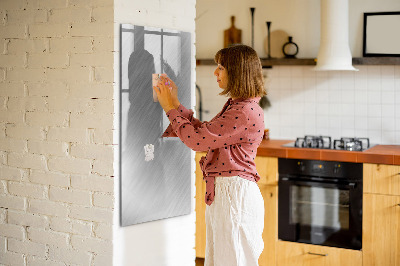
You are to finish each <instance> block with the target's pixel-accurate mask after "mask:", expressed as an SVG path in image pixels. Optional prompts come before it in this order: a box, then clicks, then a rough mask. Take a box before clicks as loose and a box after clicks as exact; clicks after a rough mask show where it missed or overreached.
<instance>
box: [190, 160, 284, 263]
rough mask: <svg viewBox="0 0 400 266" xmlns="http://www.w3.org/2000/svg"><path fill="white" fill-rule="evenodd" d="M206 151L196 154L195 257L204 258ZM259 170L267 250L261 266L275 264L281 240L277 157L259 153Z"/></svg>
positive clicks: (264, 238) (256, 162)
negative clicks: (203, 167) (202, 162)
mask: <svg viewBox="0 0 400 266" xmlns="http://www.w3.org/2000/svg"><path fill="white" fill-rule="evenodd" d="M205 155H206V153H205V152H197V153H196V157H195V158H196V257H198V258H204V257H205V247H206V226H205V209H206V204H205V202H204V195H205V192H206V187H205V182H204V181H203V172H202V171H201V169H200V166H199V161H200V159H201V157H202V156H205ZM255 164H256V167H257V172H258V173H259V175H260V176H261V179H260V180H259V181H258V185H259V188H260V191H261V194H262V195H263V198H264V207H265V216H264V231H263V240H264V250H263V252H262V254H261V255H260V258H259V265H260V266H267V265H268V266H269V265H275V264H276V262H275V254H276V242H277V239H278V233H277V232H278V218H277V214H278V187H277V183H278V159H277V158H270V157H262V156H257V157H256V159H255Z"/></svg>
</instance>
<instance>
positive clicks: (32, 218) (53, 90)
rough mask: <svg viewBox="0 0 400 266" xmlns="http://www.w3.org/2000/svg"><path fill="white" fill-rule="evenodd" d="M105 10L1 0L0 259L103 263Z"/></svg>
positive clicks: (110, 196)
mask: <svg viewBox="0 0 400 266" xmlns="http://www.w3.org/2000/svg"><path fill="white" fill-rule="evenodd" d="M113 16H114V14H113V0H1V3H0V264H1V265H40V266H43V265H52V266H53V265H72V264H73V265H112V256H113V252H112V223H113V209H114V207H113V206H114V205H113V204H114V188H113V186H114V180H113V160H114V155H113V150H114V149H113V119H114V106H113V105H114V102H113V84H112V83H113V78H114V74H113V60H114V59H113V52H112V51H113Z"/></svg>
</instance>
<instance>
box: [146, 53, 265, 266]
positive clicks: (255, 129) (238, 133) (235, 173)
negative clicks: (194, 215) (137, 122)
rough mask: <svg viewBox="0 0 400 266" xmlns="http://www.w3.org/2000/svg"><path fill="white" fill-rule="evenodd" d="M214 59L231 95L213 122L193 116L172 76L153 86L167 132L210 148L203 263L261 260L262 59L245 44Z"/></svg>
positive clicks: (197, 147)
mask: <svg viewBox="0 0 400 266" xmlns="http://www.w3.org/2000/svg"><path fill="white" fill-rule="evenodd" d="M215 62H216V63H217V64H218V67H217V69H216V70H215V72H214V75H215V76H216V77H217V82H218V85H219V87H220V88H221V89H223V91H222V92H221V93H219V94H220V95H228V96H230V98H229V99H228V101H227V102H226V103H225V105H224V107H223V109H222V111H221V112H220V113H218V114H217V115H216V116H215V117H214V118H213V119H212V120H211V121H210V122H207V121H206V122H201V121H200V120H198V119H196V118H194V117H193V111H192V110H187V109H186V108H185V107H184V106H183V105H181V104H180V103H179V101H178V98H177V87H176V86H175V84H174V82H173V81H172V80H170V79H168V78H167V77H165V76H163V77H161V78H160V82H159V83H158V86H157V87H153V89H154V91H155V92H156V93H157V97H158V99H159V102H160V105H161V106H162V108H163V109H164V111H165V112H166V114H167V117H168V119H169V120H170V122H171V124H170V125H169V126H168V128H167V129H166V131H165V132H164V134H163V137H176V136H177V137H179V138H180V139H181V140H182V142H183V143H184V144H185V145H186V146H188V147H189V148H191V149H192V150H194V151H208V152H207V155H206V156H205V157H204V156H203V157H202V158H201V160H200V167H201V169H202V171H203V179H204V180H205V182H206V195H205V202H206V204H207V206H206V258H205V265H206V266H210V265H216V266H224V265H230V266H233V265H238V266H239V265H240V266H246V265H258V258H259V256H260V254H261V252H262V250H263V248H264V242H263V240H262V232H263V228H264V201H263V198H262V195H261V193H260V190H259V188H258V185H257V184H256V182H257V181H258V180H259V179H260V176H259V174H258V173H257V170H256V165H255V163H254V158H255V157H256V153H257V148H258V146H259V145H260V143H261V141H262V139H263V134H264V128H265V126H264V113H263V110H262V108H261V107H260V106H259V105H258V102H259V100H260V98H261V97H262V96H264V95H266V92H265V88H264V82H263V75H262V68H261V63H260V59H259V57H258V56H257V53H256V52H255V51H254V50H253V49H252V48H250V47H248V46H246V45H235V46H231V47H228V48H224V49H222V50H220V51H218V52H217V54H216V55H215ZM170 88H171V91H170Z"/></svg>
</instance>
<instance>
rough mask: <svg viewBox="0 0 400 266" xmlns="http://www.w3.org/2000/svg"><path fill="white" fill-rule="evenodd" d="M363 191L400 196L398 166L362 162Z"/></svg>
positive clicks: (399, 170)
mask: <svg viewBox="0 0 400 266" xmlns="http://www.w3.org/2000/svg"><path fill="white" fill-rule="evenodd" d="M363 168H364V170H363V171H364V179H363V183H364V186H363V189H364V193H377V194H385V195H399V196H400V166H398V165H385V164H368V163H365V164H364V167H363Z"/></svg>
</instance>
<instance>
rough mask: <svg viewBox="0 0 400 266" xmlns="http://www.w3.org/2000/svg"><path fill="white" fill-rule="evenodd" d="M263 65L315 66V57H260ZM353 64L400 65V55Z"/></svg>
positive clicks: (356, 60)
mask: <svg viewBox="0 0 400 266" xmlns="http://www.w3.org/2000/svg"><path fill="white" fill-rule="evenodd" d="M260 59H261V64H262V66H263V67H272V66H314V65H316V59H315V58H271V59H267V58H260ZM196 65H198V66H207V65H215V62H214V59H197V60H196ZM353 65H400V57H357V58H353Z"/></svg>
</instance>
